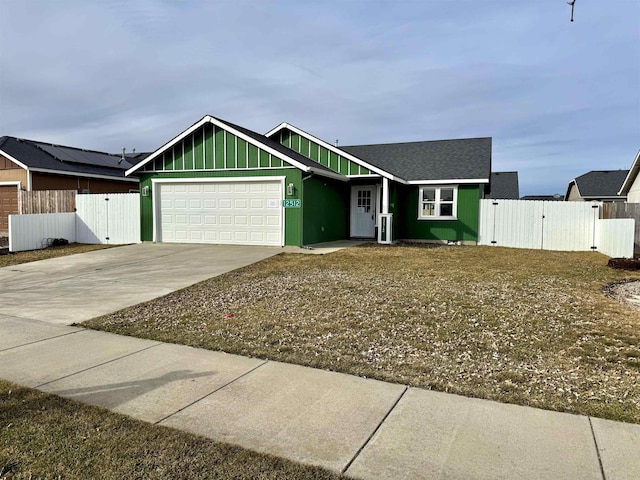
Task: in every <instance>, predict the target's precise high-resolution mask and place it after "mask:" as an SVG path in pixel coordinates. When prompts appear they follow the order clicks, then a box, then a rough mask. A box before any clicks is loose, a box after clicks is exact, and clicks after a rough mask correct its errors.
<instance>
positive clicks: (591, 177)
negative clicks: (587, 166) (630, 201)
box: [575, 170, 629, 198]
mask: <svg viewBox="0 0 640 480" xmlns="http://www.w3.org/2000/svg"><path fill="white" fill-rule="evenodd" d="M628 173H629V170H592V171H591V172H588V173H585V174H584V175H580V176H579V177H576V179H575V182H576V185H577V186H578V190H579V191H580V196H581V197H582V198H585V197H617V196H618V192H619V191H620V189H621V188H622V184H623V183H624V179H625V178H627V174H628Z"/></svg>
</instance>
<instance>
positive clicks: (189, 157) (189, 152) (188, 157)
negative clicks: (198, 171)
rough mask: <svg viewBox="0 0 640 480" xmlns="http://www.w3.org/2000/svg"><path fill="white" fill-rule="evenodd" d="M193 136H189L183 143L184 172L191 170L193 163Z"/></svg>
mask: <svg viewBox="0 0 640 480" xmlns="http://www.w3.org/2000/svg"><path fill="white" fill-rule="evenodd" d="M193 140H194V136H193V135H190V136H188V137H187V138H186V139H185V140H183V143H184V169H185V170H193V169H194V165H193V164H194V162H193V143H194V141H193Z"/></svg>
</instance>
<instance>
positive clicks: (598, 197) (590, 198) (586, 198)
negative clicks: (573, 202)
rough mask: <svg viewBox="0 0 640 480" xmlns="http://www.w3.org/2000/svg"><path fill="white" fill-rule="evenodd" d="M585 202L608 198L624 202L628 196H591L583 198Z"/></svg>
mask: <svg viewBox="0 0 640 480" xmlns="http://www.w3.org/2000/svg"><path fill="white" fill-rule="evenodd" d="M582 198H584V199H585V200H599V199H601V198H606V199H608V200H624V199H625V198H627V196H626V195H589V196H587V197H582Z"/></svg>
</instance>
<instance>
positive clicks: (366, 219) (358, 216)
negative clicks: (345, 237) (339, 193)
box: [351, 185, 377, 238]
mask: <svg viewBox="0 0 640 480" xmlns="http://www.w3.org/2000/svg"><path fill="white" fill-rule="evenodd" d="M376 190H377V189H376V186H375V185H366V186H357V185H356V186H353V187H351V236H352V237H361V238H374V237H375V236H376V205H377V202H376Z"/></svg>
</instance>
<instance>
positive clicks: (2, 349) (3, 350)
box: [0, 330, 84, 352]
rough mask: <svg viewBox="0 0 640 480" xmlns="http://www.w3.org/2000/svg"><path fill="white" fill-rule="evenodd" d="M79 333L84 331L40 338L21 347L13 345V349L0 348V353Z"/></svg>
mask: <svg viewBox="0 0 640 480" xmlns="http://www.w3.org/2000/svg"><path fill="white" fill-rule="evenodd" d="M80 332H84V330H78V331H76V332H67V333H61V334H60V335H54V336H53V337H47V338H41V339H40V340H34V341H33V342H27V343H23V344H21V345H15V346H13V347H8V348H0V352H6V351H8V350H13V349H14V348H20V347H26V346H27V345H33V344H34V343H42V342H46V341H47V340H53V339H54V338H60V337H66V336H67V335H74V334H76V333H80Z"/></svg>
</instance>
